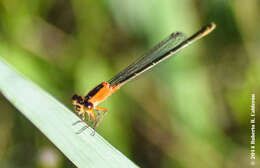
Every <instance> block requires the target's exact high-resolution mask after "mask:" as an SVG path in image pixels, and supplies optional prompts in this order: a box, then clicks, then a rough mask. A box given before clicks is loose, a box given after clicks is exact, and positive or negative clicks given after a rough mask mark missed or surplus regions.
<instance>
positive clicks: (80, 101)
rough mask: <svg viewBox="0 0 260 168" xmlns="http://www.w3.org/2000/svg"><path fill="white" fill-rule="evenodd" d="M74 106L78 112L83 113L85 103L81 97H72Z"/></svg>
mask: <svg viewBox="0 0 260 168" xmlns="http://www.w3.org/2000/svg"><path fill="white" fill-rule="evenodd" d="M72 104H73V105H74V106H75V110H76V112H81V111H83V106H84V101H83V98H82V97H81V96H80V95H77V94H75V95H74V96H73V97H72Z"/></svg>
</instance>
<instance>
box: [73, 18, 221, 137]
mask: <svg viewBox="0 0 260 168" xmlns="http://www.w3.org/2000/svg"><path fill="white" fill-rule="evenodd" d="M215 27H216V25H215V24H214V23H210V24H208V25H206V26H204V27H203V28H202V29H201V30H199V31H198V32H197V33H195V34H194V35H192V36H191V37H189V38H185V36H184V35H183V33H180V32H177V33H172V34H171V35H170V36H169V37H168V38H166V39H165V40H163V41H162V42H160V43H159V44H157V45H156V46H155V47H154V48H152V49H151V50H150V51H149V52H148V53H147V54H145V55H144V56H142V57H140V58H139V59H137V60H136V61H135V62H133V63H132V64H130V65H129V66H128V67H126V68H125V69H124V70H122V71H121V72H120V73H118V74H117V75H116V76H114V77H113V78H112V79H110V80H109V81H107V82H102V83H101V84H99V85H97V86H96V87H95V88H94V89H92V90H91V91H90V92H88V94H87V95H86V96H85V97H82V96H80V95H77V94H76V95H74V96H73V97H72V104H73V105H74V106H75V111H76V112H77V113H78V115H81V117H82V121H84V120H85V119H86V114H87V115H88V119H89V120H91V118H93V121H94V123H93V128H94V130H95V129H96V127H97V126H98V124H99V123H100V122H101V121H102V119H103V117H104V115H105V114H106V112H107V110H106V109H105V108H103V107H97V105H98V104H100V103H101V102H103V101H104V100H106V99H107V98H108V97H109V96H110V95H112V94H113V93H114V92H115V91H117V90H118V89H119V88H120V87H121V86H123V85H124V84H126V83H127V82H129V81H130V80H131V79H133V78H135V77H137V76H139V75H141V74H142V73H143V72H145V71H147V70H148V69H150V68H152V67H154V66H155V65H156V64H158V63H160V62H162V61H163V60H165V59H167V58H169V57H170V56H172V55H174V54H175V53H177V52H178V51H180V50H181V49H183V48H185V47H187V46H188V45H190V44H191V43H193V42H195V41H197V40H198V39H200V38H202V37H204V36H206V35H208V34H209V33H210V32H211V31H212V30H214V29H215ZM95 111H97V115H98V116H96V114H95ZM100 112H103V114H101V113H100ZM76 123H78V122H76ZM76 123H75V124H76ZM86 128H87V126H86V127H83V128H82V129H81V130H79V132H78V133H80V132H82V131H83V130H84V129H86Z"/></svg>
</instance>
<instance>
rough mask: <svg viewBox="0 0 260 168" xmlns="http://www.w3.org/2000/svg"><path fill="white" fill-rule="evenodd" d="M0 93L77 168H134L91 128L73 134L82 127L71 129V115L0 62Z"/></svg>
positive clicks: (73, 120) (36, 87)
mask: <svg viewBox="0 0 260 168" xmlns="http://www.w3.org/2000/svg"><path fill="white" fill-rule="evenodd" d="M0 91H1V93H2V94H3V95H4V96H5V97H6V98H7V99H8V100H9V101H10V102H11V103H12V104H13V105H14V106H15V107H16V108H17V109H18V110H19V111H20V112H21V113H22V114H23V115H24V116H26V117H27V118H28V119H29V120H30V121H31V122H32V123H33V124H34V125H35V126H36V127H37V128H38V129H39V130H40V131H41V132H42V133H43V134H44V135H45V136H46V137H48V138H49V140H50V141H51V142H52V143H53V144H54V145H55V146H57V148H59V149H60V150H61V151H62V152H63V153H64V155H65V156H67V158H69V159H70V160H71V161H72V162H73V163H74V164H75V165H76V166H77V167H82V168H83V167H84V168H85V167H106V168H110V167H137V166H136V165H135V164H134V163H133V162H132V161H130V160H129V159H128V158H127V157H125V156H124V155H123V154H122V153H121V152H119V151H118V150H117V149H115V148H114V147H113V146H112V145H110V144H109V143H108V142H107V141H106V140H105V139H103V138H102V137H101V136H100V135H99V134H98V133H96V134H95V136H91V135H90V134H91V132H92V129H91V128H89V129H87V130H86V131H84V132H83V133H81V134H79V135H78V134H75V132H76V131H78V130H79V129H80V128H81V127H82V126H84V125H85V123H80V124H78V125H76V126H72V123H73V122H75V121H78V120H79V118H78V117H77V116H76V115H75V114H74V113H73V112H72V111H70V110H69V109H67V108H66V107H65V106H64V105H62V104H61V103H60V102H58V101H57V100H56V99H55V98H53V97H52V96H51V95H49V94H48V93H47V92H45V91H44V90H42V89H41V88H39V87H38V86H37V85H35V84H34V83H33V82H31V81H30V80H27V79H25V78H23V77H21V76H20V75H19V74H17V73H16V72H15V71H14V70H13V69H11V68H10V67H9V66H8V65H7V64H6V63H5V62H3V61H1V59H0ZM21 131H23V130H21Z"/></svg>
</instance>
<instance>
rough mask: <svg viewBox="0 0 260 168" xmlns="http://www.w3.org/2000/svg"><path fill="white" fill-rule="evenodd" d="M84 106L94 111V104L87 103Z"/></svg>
mask: <svg viewBox="0 0 260 168" xmlns="http://www.w3.org/2000/svg"><path fill="white" fill-rule="evenodd" d="M84 106H85V107H86V108H88V109H92V108H93V104H92V103H90V102H85V104H84Z"/></svg>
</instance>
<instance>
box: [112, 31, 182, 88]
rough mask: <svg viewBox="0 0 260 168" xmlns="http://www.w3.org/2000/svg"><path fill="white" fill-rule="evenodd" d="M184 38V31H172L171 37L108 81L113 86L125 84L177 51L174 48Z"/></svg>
mask: <svg viewBox="0 0 260 168" xmlns="http://www.w3.org/2000/svg"><path fill="white" fill-rule="evenodd" d="M184 40H185V36H184V34H183V33H179V32H177V33H172V34H171V35H170V36H169V37H167V38H166V39H165V40H163V41H161V42H160V43H159V44H157V45H156V46H155V47H154V48H152V49H151V50H150V51H149V52H148V53H147V54H145V55H144V56H142V57H140V58H139V59H137V60H136V61H135V62H133V63H132V64H130V65H129V66H128V67H126V68H125V69H124V70H122V71H121V72H120V73H118V74H117V75H116V76H115V77H113V78H112V79H110V80H109V81H108V83H109V84H110V85H112V86H113V85H119V84H120V85H123V84H124V83H126V82H127V81H130V80H131V79H133V78H135V77H136V76H138V75H140V74H142V73H143V72H145V71H146V70H148V69H150V68H151V67H153V66H154V65H156V64H157V63H159V62H161V61H162V60H164V59H166V58H168V57H169V56H171V55H172V54H174V53H175V52H176V51H177V49H176V51H175V50H174V49H175V48H176V47H177V46H178V45H180V44H181V43H182V42H183V41H184ZM174 51H175V52H174Z"/></svg>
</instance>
